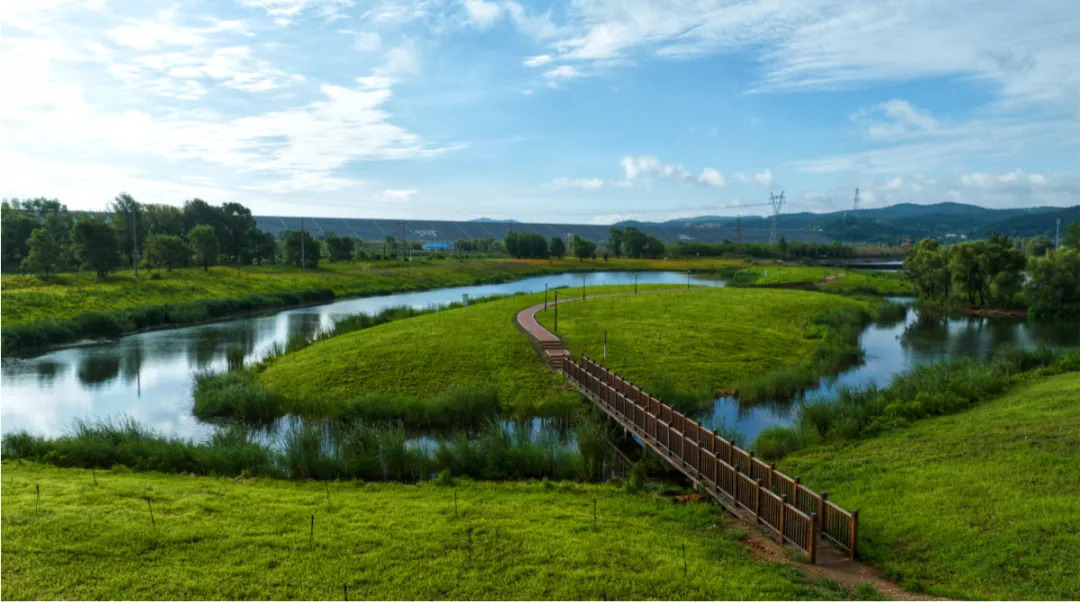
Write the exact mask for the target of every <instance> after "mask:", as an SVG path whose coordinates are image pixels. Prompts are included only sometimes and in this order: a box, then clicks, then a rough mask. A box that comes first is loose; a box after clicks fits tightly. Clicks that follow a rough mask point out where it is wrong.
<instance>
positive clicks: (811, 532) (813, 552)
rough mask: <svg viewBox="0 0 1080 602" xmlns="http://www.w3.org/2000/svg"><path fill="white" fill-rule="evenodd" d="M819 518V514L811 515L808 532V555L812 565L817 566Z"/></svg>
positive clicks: (813, 513)
mask: <svg viewBox="0 0 1080 602" xmlns="http://www.w3.org/2000/svg"><path fill="white" fill-rule="evenodd" d="M817 518H818V517H817V512H811V513H810V527H809V528H808V529H807V531H806V533H807V543H806V546H807V550H806V555H807V556H808V557H809V558H810V564H817V528H816V527H815V525H817Z"/></svg>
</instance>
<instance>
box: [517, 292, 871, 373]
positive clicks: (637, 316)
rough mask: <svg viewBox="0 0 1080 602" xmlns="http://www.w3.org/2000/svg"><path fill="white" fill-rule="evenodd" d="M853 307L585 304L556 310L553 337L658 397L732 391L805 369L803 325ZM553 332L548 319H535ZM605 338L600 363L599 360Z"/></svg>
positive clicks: (722, 295) (686, 300)
mask: <svg viewBox="0 0 1080 602" xmlns="http://www.w3.org/2000/svg"><path fill="white" fill-rule="evenodd" d="M844 307H850V308H862V309H866V308H868V305H867V304H865V303H863V302H860V301H856V300H853V299H847V298H843V297H838V296H835V295H826V294H822V293H817V292H808V291H790V290H773V289H740V288H718V289H704V288H699V289H694V290H690V291H682V292H671V293H651V294H643V295H628V296H619V297H609V298H605V299H592V300H586V301H584V302H580V301H577V302H574V303H568V304H564V305H561V306H560V307H559V332H558V334H559V336H560V337H562V339H563V341H564V342H565V343H566V345H567V348H568V349H569V350H570V351H571V353H573V354H574V355H575V356H578V355H580V354H581V353H582V352H584V353H585V355H588V356H589V357H592V358H593V359H595V360H597V361H599V362H601V363H602V364H604V365H605V366H607V367H609V368H611V369H612V370H614V371H616V372H617V373H619V374H621V375H623V376H625V377H626V378H627V379H629V380H630V381H631V382H633V383H635V384H639V385H640V386H642V387H644V388H646V389H648V390H652V391H654V392H657V391H656V390H657V389H658V388H660V383H661V381H663V380H668V379H670V380H673V381H674V386H675V387H676V388H677V389H679V390H681V391H702V390H704V391H707V392H709V393H712V392H714V391H724V390H731V389H734V388H736V387H738V385H739V383H740V382H745V381H747V380H749V379H753V378H756V377H758V376H760V375H762V374H764V373H767V372H770V371H773V370H777V369H779V368H783V367H785V366H793V365H797V364H801V363H805V362H808V361H810V359H811V356H812V355H813V353H814V351H815V346H816V345H817V344H818V339H813V338H809V336H808V335H811V334H813V333H815V332H816V329H815V328H814V327H812V326H811V324H810V321H811V319H812V318H813V317H814V316H817V315H819V314H822V313H824V312H826V311H829V310H833V309H837V308H844ZM538 318H539V321H540V323H541V324H543V325H544V326H545V327H547V328H548V329H549V330H551V329H552V328H553V327H554V318H555V315H554V311H548V312H547V313H541V314H538ZM605 330H606V331H607V359H606V360H605V359H603V358H602V354H603V344H604V331H605Z"/></svg>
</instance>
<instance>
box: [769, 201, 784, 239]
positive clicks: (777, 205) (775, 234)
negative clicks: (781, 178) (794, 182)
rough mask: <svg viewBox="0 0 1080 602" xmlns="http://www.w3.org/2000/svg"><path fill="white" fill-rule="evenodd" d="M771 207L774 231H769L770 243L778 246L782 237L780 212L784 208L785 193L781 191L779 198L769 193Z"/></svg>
mask: <svg viewBox="0 0 1080 602" xmlns="http://www.w3.org/2000/svg"><path fill="white" fill-rule="evenodd" d="M769 205H771V206H772V210H773V222H772V230H770V231H769V243H770V244H774V245H775V244H777V243H778V242H779V236H780V210H782V209H783V208H784V191H783V190H781V191H780V194H779V196H778V195H775V194H773V193H771V192H770V193H769Z"/></svg>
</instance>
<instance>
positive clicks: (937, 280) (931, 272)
mask: <svg viewBox="0 0 1080 602" xmlns="http://www.w3.org/2000/svg"><path fill="white" fill-rule="evenodd" d="M949 254H950V251H949V247H945V246H943V245H942V244H941V242H940V241H938V240H936V239H933V238H924V239H922V240H920V241H919V242H917V243H915V246H914V247H912V248H911V251H910V252H909V253H908V255H907V257H905V258H904V269H905V270H907V272H908V275H909V276H910V278H911V281H912V282H913V283H914V284H915V289H916V290H917V291H918V293H919V296H920V297H923V298H926V299H932V298H935V297H944V298H948V297H949V294H950V292H951V290H952V286H951V284H952V273H951V272H950V271H949V261H950V257H949Z"/></svg>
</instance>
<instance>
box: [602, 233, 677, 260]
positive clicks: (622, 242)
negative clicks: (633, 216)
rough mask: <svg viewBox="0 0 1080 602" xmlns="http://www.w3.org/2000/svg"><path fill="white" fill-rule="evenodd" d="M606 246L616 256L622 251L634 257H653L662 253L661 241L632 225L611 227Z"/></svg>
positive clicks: (662, 244) (619, 255)
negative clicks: (619, 227)
mask: <svg viewBox="0 0 1080 602" xmlns="http://www.w3.org/2000/svg"><path fill="white" fill-rule="evenodd" d="M608 246H609V247H610V248H611V250H612V252H613V253H615V256H616V257H621V256H622V254H623V253H624V252H625V253H626V255H627V256H628V257H632V258H634V259H640V258H642V257H648V258H653V259H655V258H658V257H663V255H664V242H663V241H661V240H660V239H659V238H657V237H655V236H652V235H650V234H645V233H644V232H642V231H641V230H638V229H637V228H634V227H632V226H631V227H628V228H626V229H625V230H619V229H617V228H612V229H611V235H610V237H609V238H608Z"/></svg>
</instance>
